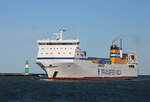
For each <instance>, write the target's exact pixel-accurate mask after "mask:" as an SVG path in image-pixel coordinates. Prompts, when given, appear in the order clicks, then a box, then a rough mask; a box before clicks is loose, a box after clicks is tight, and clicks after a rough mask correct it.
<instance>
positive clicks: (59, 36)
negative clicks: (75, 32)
mask: <svg viewBox="0 0 150 102" xmlns="http://www.w3.org/2000/svg"><path fill="white" fill-rule="evenodd" d="M65 31H66V29H63V28H62V29H59V31H58V32H57V33H55V35H56V40H63V32H65Z"/></svg>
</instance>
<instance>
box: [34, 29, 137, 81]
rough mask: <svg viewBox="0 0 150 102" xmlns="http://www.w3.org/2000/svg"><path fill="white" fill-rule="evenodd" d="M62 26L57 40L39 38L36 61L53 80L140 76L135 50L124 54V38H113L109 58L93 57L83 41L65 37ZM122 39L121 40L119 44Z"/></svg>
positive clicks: (109, 78)
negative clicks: (81, 44)
mask: <svg viewBox="0 0 150 102" xmlns="http://www.w3.org/2000/svg"><path fill="white" fill-rule="evenodd" d="M65 31H66V30H65V29H60V30H59V31H58V32H57V33H55V34H56V39H55V40H50V39H46V40H38V41H37V44H38V54H37V59H36V63H37V64H38V65H39V66H40V67H41V68H42V69H43V70H44V71H45V72H46V74H47V75H48V78H49V79H51V80H128V79H132V78H135V77H138V60H137V56H136V53H135V52H131V53H129V54H127V53H124V52H123V49H122V39H119V40H114V41H112V44H111V46H110V51H109V52H110V53H109V58H101V57H89V56H87V52H86V51H82V50H81V48H80V40H66V39H64V38H63V33H64V32H65ZM118 42H119V43H118Z"/></svg>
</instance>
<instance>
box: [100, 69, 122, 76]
mask: <svg viewBox="0 0 150 102" xmlns="http://www.w3.org/2000/svg"><path fill="white" fill-rule="evenodd" d="M101 74H103V75H121V71H120V70H114V69H101Z"/></svg>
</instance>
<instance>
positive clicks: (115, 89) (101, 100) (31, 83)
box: [0, 76, 150, 102]
mask: <svg viewBox="0 0 150 102" xmlns="http://www.w3.org/2000/svg"><path fill="white" fill-rule="evenodd" d="M0 102H150V76H140V77H139V78H136V79H133V80H121V81H52V80H48V79H43V78H42V79H41V78H40V77H36V76H0Z"/></svg>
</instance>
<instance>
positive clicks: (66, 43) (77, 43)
mask: <svg viewBox="0 0 150 102" xmlns="http://www.w3.org/2000/svg"><path fill="white" fill-rule="evenodd" d="M79 44H80V43H79V42H72V43H68V42H65V43H39V45H79Z"/></svg>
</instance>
